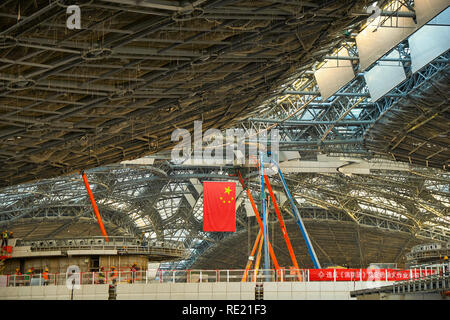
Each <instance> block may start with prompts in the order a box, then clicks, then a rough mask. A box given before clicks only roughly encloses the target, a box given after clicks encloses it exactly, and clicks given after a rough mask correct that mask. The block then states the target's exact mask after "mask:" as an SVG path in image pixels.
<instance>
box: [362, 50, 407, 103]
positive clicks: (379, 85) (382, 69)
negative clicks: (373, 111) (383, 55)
mask: <svg viewBox="0 0 450 320" xmlns="http://www.w3.org/2000/svg"><path fill="white" fill-rule="evenodd" d="M387 58H389V59H399V58H400V54H399V53H398V51H396V50H394V51H392V52H391V53H390V54H389V55H387ZM364 79H365V80H366V83H367V86H368V87H369V93H370V97H371V98H372V101H377V100H378V99H380V98H381V97H383V96H384V95H385V94H386V93H388V92H389V91H391V90H392V89H393V88H394V87H396V86H397V85H398V84H400V83H401V82H402V81H404V80H405V79H406V74H405V70H404V69H403V66H402V64H401V62H390V61H380V62H378V64H377V65H376V66H374V67H373V68H372V69H370V70H369V71H366V73H365V74H364Z"/></svg>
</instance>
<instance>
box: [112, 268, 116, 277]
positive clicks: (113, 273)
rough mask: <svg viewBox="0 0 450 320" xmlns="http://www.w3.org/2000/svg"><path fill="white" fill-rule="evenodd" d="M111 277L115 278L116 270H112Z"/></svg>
mask: <svg viewBox="0 0 450 320" xmlns="http://www.w3.org/2000/svg"><path fill="white" fill-rule="evenodd" d="M111 278H117V270H114V271H113V272H112V274H111Z"/></svg>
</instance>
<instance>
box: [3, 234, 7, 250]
mask: <svg viewBox="0 0 450 320" xmlns="http://www.w3.org/2000/svg"><path fill="white" fill-rule="evenodd" d="M7 246H8V230H6V231H3V232H2V251H3V248H4V247H7ZM5 250H6V248H5Z"/></svg>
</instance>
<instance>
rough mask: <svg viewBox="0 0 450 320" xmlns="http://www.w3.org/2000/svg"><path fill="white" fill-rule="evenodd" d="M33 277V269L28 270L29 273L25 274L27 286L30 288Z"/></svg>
mask: <svg viewBox="0 0 450 320" xmlns="http://www.w3.org/2000/svg"><path fill="white" fill-rule="evenodd" d="M32 277H33V271H31V269H28V271H27V273H25V277H24V280H25V285H26V286H29V285H30V282H31V278H32Z"/></svg>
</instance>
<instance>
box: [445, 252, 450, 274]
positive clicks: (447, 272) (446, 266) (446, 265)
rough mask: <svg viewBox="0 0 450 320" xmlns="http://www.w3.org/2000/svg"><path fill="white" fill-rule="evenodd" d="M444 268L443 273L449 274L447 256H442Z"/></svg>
mask: <svg viewBox="0 0 450 320" xmlns="http://www.w3.org/2000/svg"><path fill="white" fill-rule="evenodd" d="M444 268H446V269H447V271H446V272H445V273H446V274H449V273H450V260H449V259H448V256H445V257H444Z"/></svg>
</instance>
